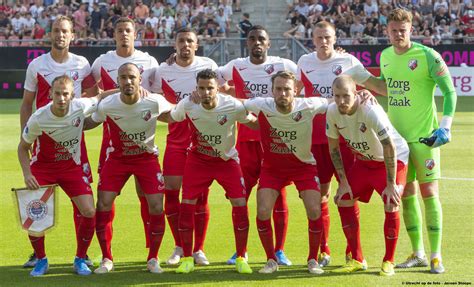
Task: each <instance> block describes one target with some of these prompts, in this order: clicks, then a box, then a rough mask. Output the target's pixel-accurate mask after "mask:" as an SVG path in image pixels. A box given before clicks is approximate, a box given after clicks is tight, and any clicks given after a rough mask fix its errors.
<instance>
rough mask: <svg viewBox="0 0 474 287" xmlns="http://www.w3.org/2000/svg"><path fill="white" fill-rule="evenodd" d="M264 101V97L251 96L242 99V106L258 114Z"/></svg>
mask: <svg viewBox="0 0 474 287" xmlns="http://www.w3.org/2000/svg"><path fill="white" fill-rule="evenodd" d="M264 102H265V98H251V99H248V100H245V101H244V107H245V109H246V110H247V111H249V112H252V113H254V114H258V113H259V112H260V110H261V108H262V105H263V103H264Z"/></svg>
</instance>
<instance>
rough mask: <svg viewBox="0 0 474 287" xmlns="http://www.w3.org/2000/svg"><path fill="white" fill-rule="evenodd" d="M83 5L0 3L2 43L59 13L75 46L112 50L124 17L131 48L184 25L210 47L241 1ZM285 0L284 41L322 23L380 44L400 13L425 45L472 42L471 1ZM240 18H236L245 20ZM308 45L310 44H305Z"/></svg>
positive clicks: (94, 0)
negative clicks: (133, 34)
mask: <svg viewBox="0 0 474 287" xmlns="http://www.w3.org/2000/svg"><path fill="white" fill-rule="evenodd" d="M83 1H84V2H81V0H0V46H7V45H8V46H18V45H25V46H29V45H42V44H43V43H44V44H47V41H46V39H48V33H49V32H50V29H51V23H52V21H54V19H56V17H57V16H58V15H65V16H68V17H70V18H71V19H72V20H73V22H74V29H75V33H76V37H75V42H74V43H73V45H113V31H114V23H115V21H116V20H117V19H118V18H119V17H122V16H126V17H129V18H132V19H134V20H135V22H136V23H137V31H138V36H137V42H136V45H137V46H140V45H152V46H155V45H170V44H171V42H172V41H170V40H172V39H173V38H174V35H175V33H176V31H177V30H179V29H181V28H183V27H189V28H192V29H194V30H195V31H196V32H197V33H198V35H199V38H200V40H204V41H208V42H214V41H217V40H218V39H220V38H223V37H227V36H228V35H229V32H230V29H231V22H232V14H233V10H235V11H240V0H237V1H236V0H234V1H232V0H179V1H178V0H83ZM272 1H283V0H272ZM286 1H287V3H288V22H289V23H290V24H291V29H289V30H288V31H286V32H285V33H284V36H285V37H287V38H291V37H294V38H296V39H308V38H311V31H312V27H313V25H314V24H315V23H317V22H319V21H322V20H326V21H329V22H331V23H333V24H334V25H335V26H336V29H337V36H338V42H339V43H338V44H340V45H356V44H385V43H387V41H388V40H387V15H388V13H389V11H390V10H391V9H394V8H404V9H407V10H409V11H411V13H412V15H413V27H414V30H413V40H415V41H419V42H421V43H423V44H426V45H430V46H435V45H438V44H452V43H472V42H474V6H473V2H474V0H450V1H447V0H286ZM270 3H271V2H270ZM244 14H245V15H244V19H243V20H242V21H248V14H246V13H244ZM242 21H241V22H240V23H239V24H238V25H237V30H238V32H240V35H241V36H245V32H244V31H243V30H242V29H239V27H240V28H243V27H244V26H242V25H241V24H242V23H243V22H242ZM234 24H235V23H234ZM32 39H34V40H36V41H35V43H33V42H32V41H31V40H32ZM43 39H44V40H45V41H42V40H43ZM4 40H9V41H4ZM21 40H26V41H21ZM306 44H307V45H308V46H311V45H312V43H311V41H306ZM283 48H284V47H283Z"/></svg>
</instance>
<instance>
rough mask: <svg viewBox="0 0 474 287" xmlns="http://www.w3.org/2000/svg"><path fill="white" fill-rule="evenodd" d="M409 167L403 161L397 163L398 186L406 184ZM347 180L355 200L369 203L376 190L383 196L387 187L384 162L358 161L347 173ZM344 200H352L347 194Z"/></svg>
mask: <svg viewBox="0 0 474 287" xmlns="http://www.w3.org/2000/svg"><path fill="white" fill-rule="evenodd" d="M407 169H408V167H407V166H406V165H405V164H404V163H403V162H401V161H398V162H397V178H396V183H397V185H403V186H405V184H406V178H407ZM347 180H348V181H349V185H350V186H351V189H352V195H353V197H354V198H359V201H361V202H365V203H367V202H369V201H370V198H371V197H372V193H373V192H374V189H375V190H376V191H377V192H378V193H379V194H380V195H381V194H382V192H383V190H384V189H385V187H386V186H387V172H386V170H385V163H384V162H377V161H364V160H359V159H356V161H355V163H354V166H353V167H352V168H351V170H350V171H349V172H348V173H347ZM343 199H350V195H349V194H346V195H344V196H343Z"/></svg>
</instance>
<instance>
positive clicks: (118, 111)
mask: <svg viewBox="0 0 474 287" xmlns="http://www.w3.org/2000/svg"><path fill="white" fill-rule="evenodd" d="M170 110H171V105H170V103H168V102H167V101H166V100H165V98H164V97H163V96H161V95H158V94H149V95H147V96H145V97H140V98H139V99H138V101H137V102H136V103H134V104H132V105H128V104H125V103H124V102H123V101H122V100H121V99H120V93H115V94H113V95H110V96H108V97H107V98H105V99H104V100H102V101H101V102H100V104H99V107H98V108H97V111H96V112H95V113H94V114H92V120H93V121H95V122H98V123H99V122H104V121H105V120H107V123H108V126H109V128H108V133H109V134H108V136H109V139H110V140H109V141H108V142H107V158H109V157H113V158H116V159H126V158H142V157H147V156H158V148H157V147H156V146H155V130H156V120H157V117H158V116H159V115H161V114H163V113H166V112H169V111H170Z"/></svg>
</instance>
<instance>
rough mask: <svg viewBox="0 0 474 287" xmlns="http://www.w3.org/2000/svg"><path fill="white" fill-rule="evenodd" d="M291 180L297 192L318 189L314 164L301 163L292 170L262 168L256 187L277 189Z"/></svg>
mask: <svg viewBox="0 0 474 287" xmlns="http://www.w3.org/2000/svg"><path fill="white" fill-rule="evenodd" d="M291 182H293V183H294V184H295V186H296V189H297V190H298V191H299V192H301V191H303V190H308V189H312V190H316V191H318V192H319V191H320V189H319V178H318V171H317V169H316V166H315V165H310V164H301V168H298V169H292V170H281V169H278V170H275V169H272V168H262V173H261V174H260V181H259V183H258V189H262V188H271V189H274V190H278V191H279V190H281V189H282V188H284V187H285V186H287V185H290V184H291Z"/></svg>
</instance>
